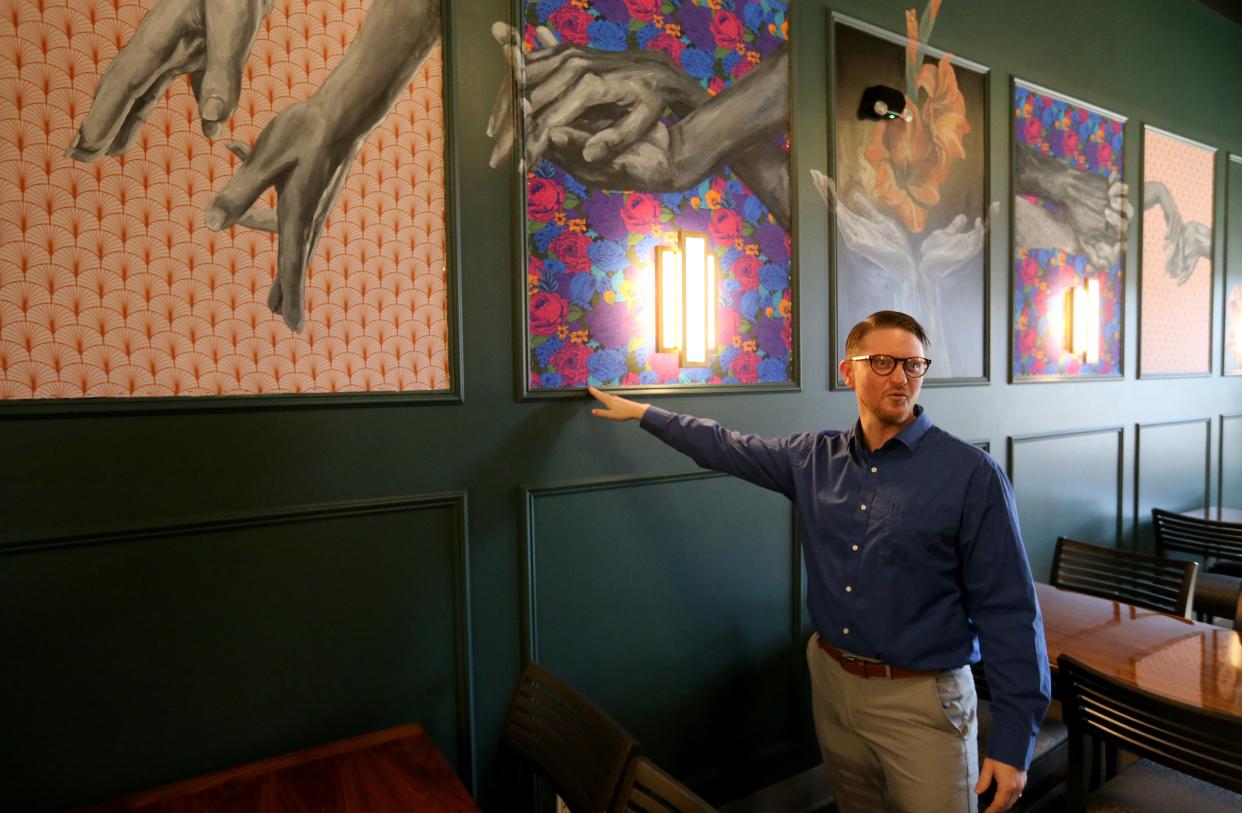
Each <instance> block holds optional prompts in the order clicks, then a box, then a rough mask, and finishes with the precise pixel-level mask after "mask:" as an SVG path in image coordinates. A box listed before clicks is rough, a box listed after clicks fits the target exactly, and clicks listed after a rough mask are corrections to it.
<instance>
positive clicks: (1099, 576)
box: [1051, 536, 1199, 618]
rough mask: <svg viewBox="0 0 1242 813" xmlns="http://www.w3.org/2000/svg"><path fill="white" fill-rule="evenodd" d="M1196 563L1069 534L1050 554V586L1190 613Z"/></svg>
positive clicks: (1187, 614) (1166, 611)
mask: <svg viewBox="0 0 1242 813" xmlns="http://www.w3.org/2000/svg"><path fill="white" fill-rule="evenodd" d="M1198 570H1199V565H1198V563H1197V562H1188V561H1184V560H1180V559H1168V558H1166V557H1163V556H1148V555H1147V554H1144V553H1134V552H1133V551H1127V550H1118V549H1117V548H1102V547H1100V546H1098V545H1088V544H1087V543H1086V542H1079V541H1077V540H1074V539H1069V538H1067V537H1064V536H1062V537H1060V538H1058V539H1057V548H1056V552H1055V553H1053V555H1052V580H1051V582H1052V585H1053V586H1054V587H1060V588H1063V589H1065V590H1073V591H1074V592H1076V593H1086V594H1088V595H1092V596H1099V597H1100V598H1108V599H1113V600H1114V601H1124V602H1125V603H1127V604H1134V605H1136V606H1138V607H1145V608H1147V609H1149V610H1158V611H1160V612H1163V613H1169V614H1171V615H1180V616H1182V617H1183V618H1189V617H1190V609H1191V600H1192V598H1193V596H1194V589H1195V576H1196V574H1197V573H1198Z"/></svg>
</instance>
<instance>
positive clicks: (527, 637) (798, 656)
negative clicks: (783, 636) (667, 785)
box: [519, 469, 806, 787]
mask: <svg viewBox="0 0 1242 813" xmlns="http://www.w3.org/2000/svg"><path fill="white" fill-rule="evenodd" d="M723 479H731V478H730V475H728V474H726V473H724V472H719V471H708V470H704V469H694V470H690V471H679V472H668V473H662V474H622V475H614V476H607V477H590V478H582V479H577V480H566V481H561V482H556V483H548V484H545V485H539V486H521V495H522V506H521V508H522V518H521V554H520V557H519V558H520V562H519V573H520V577H519V578H520V581H521V606H522V609H521V628H522V632H521V635H522V638H521V646H522V657H523V663H526V662H527V661H536V662H538V661H539V630H538V623H537V619H538V610H539V590H538V580H539V574H538V566H537V564H536V562H537V554H538V533H537V530H536V527H535V514H536V508H537V503H538V501H539V500H540V499H542V498H547V497H558V496H563V495H566V494H584V493H588V492H593V491H612V490H622V489H628V488H640V487H643V486H652V485H668V484H678V483H692V482H699V481H704V480H723ZM789 511H790V515H791V517H790V519H791V521H790V534H789V540H788V542H789V559H790V573H789V578H790V582H789V587H790V590H789V592H790V596H791V599H790V603H789V621H788V630H789V637H790V654H791V657H790V665H789V681H790V697H794V698H796V697H800V696H801V692H802V662H803V657H802V653H803V646H804V644H805V638H804V634H805V631H804V630H803V627H802V608H803V607H804V606H805V604H806V592H805V589H804V587H803V574H802V547H801V540H800V536H799V532H798V520H797V509H796V507H795V506H794V505H793V503H792V502H791V503H790V506H789ZM796 717H797V715H795V718H796ZM802 745H803V743H802V742H801V733H800V731H799V730H795V731H793V732H790V733H789V735H788V736H787V737H786V738H784V739H781V740H778V741H775V742H771V743H767V744H766V745H763V746H762V747H760V748H756V749H755V750H754V751H753V752H752V753H751V754H750V755H749V757H750V758H751V759H754V760H756V761H758V760H764V759H772V758H779V757H781V756H783V755H785V754H789V753H793V752H795V751H797V750H799V749H801V748H802ZM720 778H721V771H720V770H719V769H717V770H714V771H712V772H710V773H708V774H706V775H701V776H696V777H692V778H690V779H689V782H690V784H692V785H694V786H696V787H701V786H702V785H704V784H708V783H710V782H713V781H715V780H718V779H720Z"/></svg>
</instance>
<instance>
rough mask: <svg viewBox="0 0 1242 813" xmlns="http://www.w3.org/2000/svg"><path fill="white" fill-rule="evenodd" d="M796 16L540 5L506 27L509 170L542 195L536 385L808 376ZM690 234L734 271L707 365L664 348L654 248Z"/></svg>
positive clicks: (530, 343) (763, 10) (531, 225)
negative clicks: (798, 188) (794, 132)
mask: <svg viewBox="0 0 1242 813" xmlns="http://www.w3.org/2000/svg"><path fill="white" fill-rule="evenodd" d="M788 10H789V9H788V6H787V4H786V3H783V2H778V0H764V2H761V3H759V2H756V3H747V4H745V7H744V8H742V7H739V8H737V9H736V11H735V10H734V9H733V7H732V6H730V5H729V4H724V5H721V6H720V7H719V8H717V7H714V6H712V5H710V4H702V3H695V2H688V1H687V2H655V1H654V0H600V1H599V2H593V3H591V4H590V5H589V7H588V6H587V4H583V3H574V2H558V0H539V1H538V2H533V1H532V2H523V3H521V4H519V8H518V11H519V14H518V19H519V23H518V25H517V26H516V27H511V26H509V25H507V24H505V23H497V24H496V25H495V26H494V27H493V34H494V36H495V37H496V39H497V42H498V44H499V46H500V47H501V48H502V49H503V50H504V53H505V56H506V60H507V62H508V63H509V65H510V66H511V69H512V75H513V80H514V86H513V88H512V89H511V88H510V87H509V86H507V85H506V86H503V87H502V88H501V89H500V92H499V93H498V95H497V99H496V106H495V109H494V111H493V115H492V117H491V120H490V121H489V125H488V134H489V135H490V136H492V137H493V138H494V139H495V147H494V151H493V154H492V164H493V166H500V165H502V164H504V163H505V161H506V160H508V159H510V158H512V160H513V162H514V163H515V164H516V165H517V166H518V168H519V171H520V173H521V176H520V177H521V183H522V185H523V189H524V192H525V194H524V196H523V198H522V200H523V203H524V210H525V211H524V213H523V233H524V235H525V239H524V241H523V248H524V252H523V253H524V260H523V272H524V275H525V282H526V285H525V286H524V287H525V291H526V296H525V301H524V305H525V307H524V310H523V315H524V322H525V331H524V333H525V335H524V337H523V341H524V352H525V357H526V368H527V369H526V371H525V374H524V382H523V387H524V391H525V392H527V393H533V392H539V391H542V392H550V391H555V390H566V389H573V388H579V387H582V386H585V385H588V384H592V385H597V386H606V385H608V386H624V387H645V386H668V385H700V386H708V387H710V386H713V385H716V386H730V385H739V384H749V385H759V386H763V385H767V386H776V387H780V386H792V385H793V384H794V382H795V377H796V372H797V366H796V362H795V353H794V312H795V304H794V290H795V285H794V278H793V274H792V259H791V254H792V251H791V249H792V246H791V240H790V229H791V219H792V218H791V212H790V194H789V113H788V94H789V70H790V67H789V46H788V41H789V19H788V16H787V14H788ZM514 100H516V103H515V102H514ZM683 232H684V233H701V234H703V235H705V236H706V237H707V239H708V246H709V250H710V251H711V252H712V253H714V254H715V255H716V258H717V261H718V267H719V268H720V279H719V285H718V287H717V289H716V291H715V299H716V302H715V308H716V322H717V335H716V337H714V338H715V339H716V350H715V351H714V352H713V353H712V355H711V358H710V363H709V364H708V365H707V366H704V367H691V366H685V367H683V366H682V365H681V364H680V362H679V358H678V355H677V354H676V353H671V352H657V348H656V346H655V339H656V330H655V318H656V301H655V291H654V287H655V285H654V279H655V271H654V257H655V251H656V247H657V246H662V245H668V246H675V245H677V241H678V235H679V233H683Z"/></svg>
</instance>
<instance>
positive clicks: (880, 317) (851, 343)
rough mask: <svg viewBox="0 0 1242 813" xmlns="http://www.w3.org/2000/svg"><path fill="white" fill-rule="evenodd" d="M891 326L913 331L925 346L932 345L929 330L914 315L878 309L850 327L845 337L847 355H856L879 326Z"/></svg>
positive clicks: (909, 331) (908, 331)
mask: <svg viewBox="0 0 1242 813" xmlns="http://www.w3.org/2000/svg"><path fill="white" fill-rule="evenodd" d="M890 327H895V328H898V329H900V330H904V331H906V332H907V333H912V334H914V338H916V339H918V340H919V341H920V342H922V343H923V347H924V348H928V347H931V340H930V339H928V338H927V332H926V331H925V330H923V326H922V325H920V324H919V323H918V320H917V319H915V318H914V317H913V316H910V315H909V314H905V313H902V312H901V311H876V312H875V313H873V314H871V315H870V316H868V317H867V318H866V319H864V320H862V321H861V322H859V323H858V324H856V325H854V327H853V328H851V329H850V335H849V336H847V337H846V339H845V355H847V356H852V355H855V354H856V353H857V352H858V348H859V346H860V345H861V344H862V342H863V339H864V338H866V336H867V334H868V333H870V332H871V331H873V330H876V329H877V328H890Z"/></svg>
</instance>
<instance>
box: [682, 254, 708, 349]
mask: <svg viewBox="0 0 1242 813" xmlns="http://www.w3.org/2000/svg"><path fill="white" fill-rule="evenodd" d="M681 262H682V269H683V273H684V277H683V282H682V286H681V290H682V301H684V302H685V303H686V315H685V319H684V320H683V321H682V329H683V333H682V348H681V364H682V366H683V367H705V366H707V238H706V237H704V236H703V235H701V234H683V235H682V238H681Z"/></svg>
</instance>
